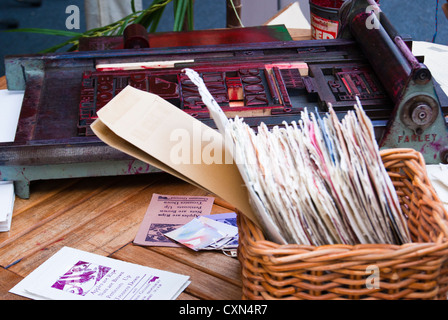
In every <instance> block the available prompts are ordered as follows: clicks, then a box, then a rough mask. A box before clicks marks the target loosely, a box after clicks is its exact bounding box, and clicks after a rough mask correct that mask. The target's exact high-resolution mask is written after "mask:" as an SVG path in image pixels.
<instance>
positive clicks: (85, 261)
mask: <svg viewBox="0 0 448 320" xmlns="http://www.w3.org/2000/svg"><path fill="white" fill-rule="evenodd" d="M189 283H190V281H189V277H188V276H185V275H181V274H176V273H172V272H167V271H163V270H158V269H153V268H149V267H145V266H140V265H136V264H132V263H129V262H125V261H120V260H116V259H112V258H108V257H103V256H100V255H96V254H92V253H89V252H85V251H81V250H78V249H73V248H69V247H64V248H62V249H61V250H59V251H58V252H57V253H56V254H54V255H53V256H52V257H51V258H49V259H48V260H47V261H46V262H44V263H43V264H42V265H40V266H39V267H38V268H37V269H35V270H34V271H33V272H32V273H30V274H29V275H28V276H27V277H25V278H24V279H23V280H22V281H21V282H19V283H18V284H17V285H16V286H15V287H13V288H12V289H11V290H10V292H11V293H14V294H18V295H21V296H24V297H28V298H31V299H36V300H37V299H39V300H41V299H50V300H51V299H55V300H173V299H176V298H177V297H178V296H179V294H180V293H182V291H183V290H184V289H185V288H186V287H187V286H188V285H189Z"/></svg>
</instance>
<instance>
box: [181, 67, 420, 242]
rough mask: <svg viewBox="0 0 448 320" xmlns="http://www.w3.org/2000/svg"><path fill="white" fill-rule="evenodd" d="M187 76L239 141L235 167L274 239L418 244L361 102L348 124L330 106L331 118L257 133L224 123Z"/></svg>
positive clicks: (309, 117)
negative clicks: (412, 239)
mask: <svg viewBox="0 0 448 320" xmlns="http://www.w3.org/2000/svg"><path fill="white" fill-rule="evenodd" d="M187 74H188V75H189V76H190V78H191V79H192V80H193V82H195V83H196V85H197V86H198V88H199V91H200V92H202V94H203V96H202V98H203V100H204V103H206V104H207V105H208V106H209V109H211V110H213V109H214V108H215V118H214V119H215V121H217V122H219V121H221V128H223V130H224V133H225V134H226V135H229V136H230V137H231V141H233V143H234V149H233V152H234V159H235V162H236V164H237V165H238V167H239V170H240V173H241V175H242V177H243V180H244V181H245V183H246V186H247V187H248V188H249V189H250V194H251V195H252V198H251V201H252V204H253V206H254V207H255V209H256V210H255V211H256V212H257V214H258V216H259V217H260V220H261V221H263V223H262V225H263V227H264V230H263V231H264V232H265V233H266V235H267V236H268V238H269V239H271V240H273V241H276V242H279V243H289V244H306V245H315V246H321V245H327V244H351V245H354V244H366V243H387V244H402V243H407V242H410V241H411V239H410V235H409V231H408V228H407V225H406V221H405V220H406V218H405V217H404V216H403V214H402V212H401V208H400V203H399V200H398V197H397V194H396V191H395V188H394V186H393V184H392V181H391V179H390V177H389V175H388V174H387V172H386V170H385V168H384V165H383V162H382V160H381V156H380V154H379V150H378V145H377V143H376V140H375V137H374V132H373V127H372V125H371V123H370V119H368V117H367V116H366V114H365V113H364V111H363V109H362V106H361V103H360V102H359V100H358V101H357V104H356V105H355V106H354V107H355V112H352V111H350V112H348V113H347V115H346V116H345V117H344V118H343V119H342V121H339V119H338V117H337V116H336V114H335V112H334V111H333V109H332V107H331V106H330V107H329V110H330V111H329V114H328V116H326V117H324V118H320V117H319V116H318V113H316V114H317V117H318V118H316V115H315V114H314V113H308V112H307V111H306V110H305V111H303V112H302V115H301V120H300V121H299V123H295V122H293V123H291V124H287V123H284V127H281V128H280V127H274V128H273V129H272V130H269V129H268V128H267V127H266V125H265V124H264V123H261V125H260V126H259V127H258V133H257V134H256V133H255V131H254V130H253V129H252V128H251V127H249V126H248V125H247V124H246V123H244V121H243V119H240V118H239V117H236V118H235V119H234V120H227V118H223V117H222V116H221V114H220V113H219V109H218V108H219V106H218V107H217V104H216V102H214V99H213V98H212V97H211V96H210V94H209V93H208V91H206V90H207V89H206V88H205V87H204V85H203V82H202V81H201V79H200V78H199V77H198V76H197V75H195V74H194V73H192V72H191V71H187ZM212 114H213V113H212ZM218 127H219V126H218Z"/></svg>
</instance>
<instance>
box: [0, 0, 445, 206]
mask: <svg viewBox="0 0 448 320" xmlns="http://www.w3.org/2000/svg"><path fill="white" fill-rule="evenodd" d="M371 4H372V3H371V2H370V1H367V0H361V1H347V2H346V3H345V5H344V7H343V8H341V12H340V17H341V21H340V33H339V37H338V39H331V40H309V41H308V40H306V41H292V40H291V38H290V36H289V34H288V33H287V31H286V29H285V28H284V27H283V26H274V27H260V28H243V29H229V30H219V31H218V30H217V31H193V32H189V33H176V34H174V33H165V34H160V35H159V34H153V35H148V34H146V33H145V32H144V31H142V30H141V29H139V27H138V26H132V27H129V30H128V29H127V32H125V34H124V36H123V37H107V38H94V39H83V40H82V43H80V51H78V52H71V53H55V54H45V55H27V56H8V57H6V58H5V67H6V78H7V83H8V88H9V89H10V90H25V96H24V101H23V104H22V109H21V115H20V119H19V124H18V128H17V133H16V137H15V141H14V142H13V143H3V144H0V150H1V151H0V157H1V159H0V177H1V179H2V180H13V181H15V190H16V194H17V195H18V196H20V197H22V198H27V197H28V196H29V184H30V182H31V181H34V180H40V179H57V178H68V177H88V176H106V175H132V174H139V173H150V172H155V171H157V169H155V168H152V167H151V166H149V165H147V164H145V163H142V162H140V161H138V160H136V159H133V158H132V157H130V156H128V155H126V154H123V153H121V152H120V151H118V150H115V149H113V148H111V147H109V146H107V145H106V144H104V143H103V142H102V141H101V140H99V139H98V138H97V137H96V136H95V135H94V134H93V133H92V132H91V130H90V127H89V126H90V124H91V123H92V122H93V121H94V120H95V118H96V111H97V110H99V109H100V108H101V107H102V106H104V105H105V104H106V103H107V102H108V101H110V99H112V98H113V97H114V96H115V95H116V94H118V93H119V92H120V90H122V89H123V88H124V87H126V86H128V85H131V86H134V87H136V88H139V89H141V90H146V91H150V92H152V93H155V94H158V95H160V96H161V97H163V98H164V99H166V100H168V101H169V102H171V103H172V104H174V105H175V106H177V107H178V108H180V109H182V110H183V111H185V112H187V113H188V114H190V115H191V116H193V117H196V118H197V119H199V120H200V121H203V122H204V123H206V124H208V125H210V126H212V127H213V126H214V122H213V120H212V119H210V116H209V114H208V111H207V108H206V107H205V106H204V105H203V103H202V101H201V98H200V96H199V94H198V91H197V89H196V88H195V86H194V85H192V83H191V82H190V81H189V79H187V78H186V76H185V75H184V74H183V73H182V69H183V68H185V67H188V68H192V69H194V70H196V71H197V72H198V73H200V75H201V76H202V78H203V79H204V82H205V84H206V85H207V87H208V89H209V91H210V92H211V93H212V95H213V96H214V97H215V99H216V100H217V102H218V103H219V104H220V105H221V107H222V109H223V110H224V112H225V113H226V114H227V115H228V116H229V117H232V116H234V115H236V114H238V115H241V116H242V117H244V118H245V121H246V122H248V123H249V124H250V125H252V126H254V127H255V126H257V125H258V124H259V123H260V122H265V123H266V124H267V125H268V126H275V125H281V123H282V122H283V121H287V122H290V121H293V120H295V121H297V120H299V118H300V111H301V110H303V108H308V110H309V111H310V112H319V113H325V112H326V111H328V104H329V103H331V105H332V106H333V108H334V109H335V111H336V112H337V114H338V115H340V116H341V117H342V116H343V115H344V114H345V113H346V112H347V110H352V109H353V105H354V103H355V97H356V96H358V97H359V99H360V100H361V102H362V104H363V107H364V109H365V111H366V112H367V114H368V116H369V117H370V119H371V120H372V122H373V125H374V129H375V134H376V137H377V140H378V143H379V145H380V147H381V148H396V147H406V148H409V147H412V148H414V149H416V150H418V151H421V152H422V153H423V155H424V157H425V160H426V161H427V163H440V162H441V163H447V160H448V137H447V128H446V122H445V115H446V114H447V108H448V99H447V97H446V95H445V94H444V93H443V91H442V90H441V89H440V87H439V86H438V85H437V83H435V82H434V81H433V79H432V78H431V73H430V72H429V70H428V69H427V68H426V67H425V65H424V64H423V63H422V60H421V58H416V57H414V56H413V55H412V53H411V51H410V49H409V46H410V45H411V42H409V41H405V40H403V38H402V37H400V35H399V34H398V33H397V32H396V31H395V30H394V28H393V27H392V26H391V24H390V23H389V22H388V20H387V18H386V17H385V16H384V15H383V14H380V15H379V17H377V15H378V13H377V15H375V12H371V11H369V10H366V8H367V7H368V6H369V5H371ZM372 19H377V20H379V21H377V20H373V22H374V26H375V27H373V28H372V27H369V28H368V27H367V24H366V23H372ZM167 39H168V40H167ZM188 39H190V40H188ZM166 41H170V44H169V45H167V44H166ZM186 41H187V42H186ZM188 41H189V42H188ZM201 41H202V42H201ZM203 43H205V44H203ZM129 66H131V67H129Z"/></svg>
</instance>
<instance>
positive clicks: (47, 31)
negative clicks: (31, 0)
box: [3, 28, 81, 37]
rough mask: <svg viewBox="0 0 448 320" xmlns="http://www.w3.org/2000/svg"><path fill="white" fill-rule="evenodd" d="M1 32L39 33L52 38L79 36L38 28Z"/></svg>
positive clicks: (77, 34) (68, 32)
mask: <svg viewBox="0 0 448 320" xmlns="http://www.w3.org/2000/svg"><path fill="white" fill-rule="evenodd" d="M3 32H28V33H40V34H48V35H52V36H64V37H76V36H79V35H81V33H79V32H73V31H66V30H55V29H40V28H20V29H12V30H5V31H3Z"/></svg>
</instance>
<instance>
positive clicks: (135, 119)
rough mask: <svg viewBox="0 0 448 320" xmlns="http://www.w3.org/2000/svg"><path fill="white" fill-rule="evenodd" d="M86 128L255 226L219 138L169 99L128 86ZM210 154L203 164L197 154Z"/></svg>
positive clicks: (238, 177)
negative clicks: (187, 154)
mask: <svg viewBox="0 0 448 320" xmlns="http://www.w3.org/2000/svg"><path fill="white" fill-rule="evenodd" d="M91 127H92V130H93V131H94V133H95V134H96V135H97V136H98V137H99V138H100V139H101V140H103V141H104V142H105V143H107V144H108V145H110V146H111V147H114V148H116V149H118V150H120V151H123V152H125V153H127V154H129V155H131V156H133V157H135V158H137V159H139V160H141V161H144V162H146V163H148V164H150V165H152V166H154V167H156V168H159V169H160V170H163V171H165V172H167V173H170V174H172V175H174V176H176V177H178V178H180V179H183V180H184V181H186V182H188V183H191V184H193V185H195V186H197V187H200V188H202V189H204V190H206V191H209V192H211V193H213V194H215V195H216V196H218V197H220V198H222V199H224V200H225V201H227V202H229V203H231V204H232V205H234V206H235V207H236V208H238V210H240V211H241V212H242V213H243V214H245V215H246V216H247V217H248V218H249V219H251V220H252V221H253V222H254V223H256V224H258V225H259V222H258V219H257V217H256V215H255V214H254V212H253V210H252V207H251V205H250V202H249V201H250V200H249V194H248V190H247V188H246V187H245V184H244V182H243V179H242V177H241V175H240V173H239V171H238V167H237V166H236V164H235V163H234V161H228V160H229V159H228V155H227V153H226V151H225V145H224V141H223V137H222V135H221V134H220V133H219V132H217V131H216V130H214V129H212V128H210V127H209V126H207V125H205V124H203V123H202V122H200V121H199V120H197V119H195V118H193V117H191V116H190V115H188V114H187V113H186V112H184V111H182V110H180V109H178V108H177V107H175V106H173V105H172V104H170V103H169V102H168V101H166V100H164V99H162V98H160V97H159V96H157V95H155V94H152V93H149V92H145V91H141V90H138V89H135V88H133V87H131V86H128V87H126V88H125V89H124V90H123V91H121V92H120V93H119V94H118V95H117V96H116V97H115V98H114V99H112V100H111V101H110V102H109V103H108V104H107V105H105V106H104V107H103V108H101V110H99V111H98V119H97V120H96V121H95V122H94V123H93V124H92V125H91ZM211 146H212V147H214V148H211ZM217 146H219V148H221V150H217V149H218V148H217ZM211 149H214V151H213V152H212V151H211ZM173 150H192V154H191V161H179V159H177V158H176V157H174V156H173V155H176V153H174V154H173ZM218 151H219V152H218ZM210 152H212V153H213V158H214V159H215V160H216V159H217V158H216V157H219V156H221V158H218V161H214V162H211V163H210V161H204V159H203V157H202V156H201V155H207V154H209V153H210ZM198 155H199V156H198ZM221 160H222V161H221ZM226 160H227V161H226Z"/></svg>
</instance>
